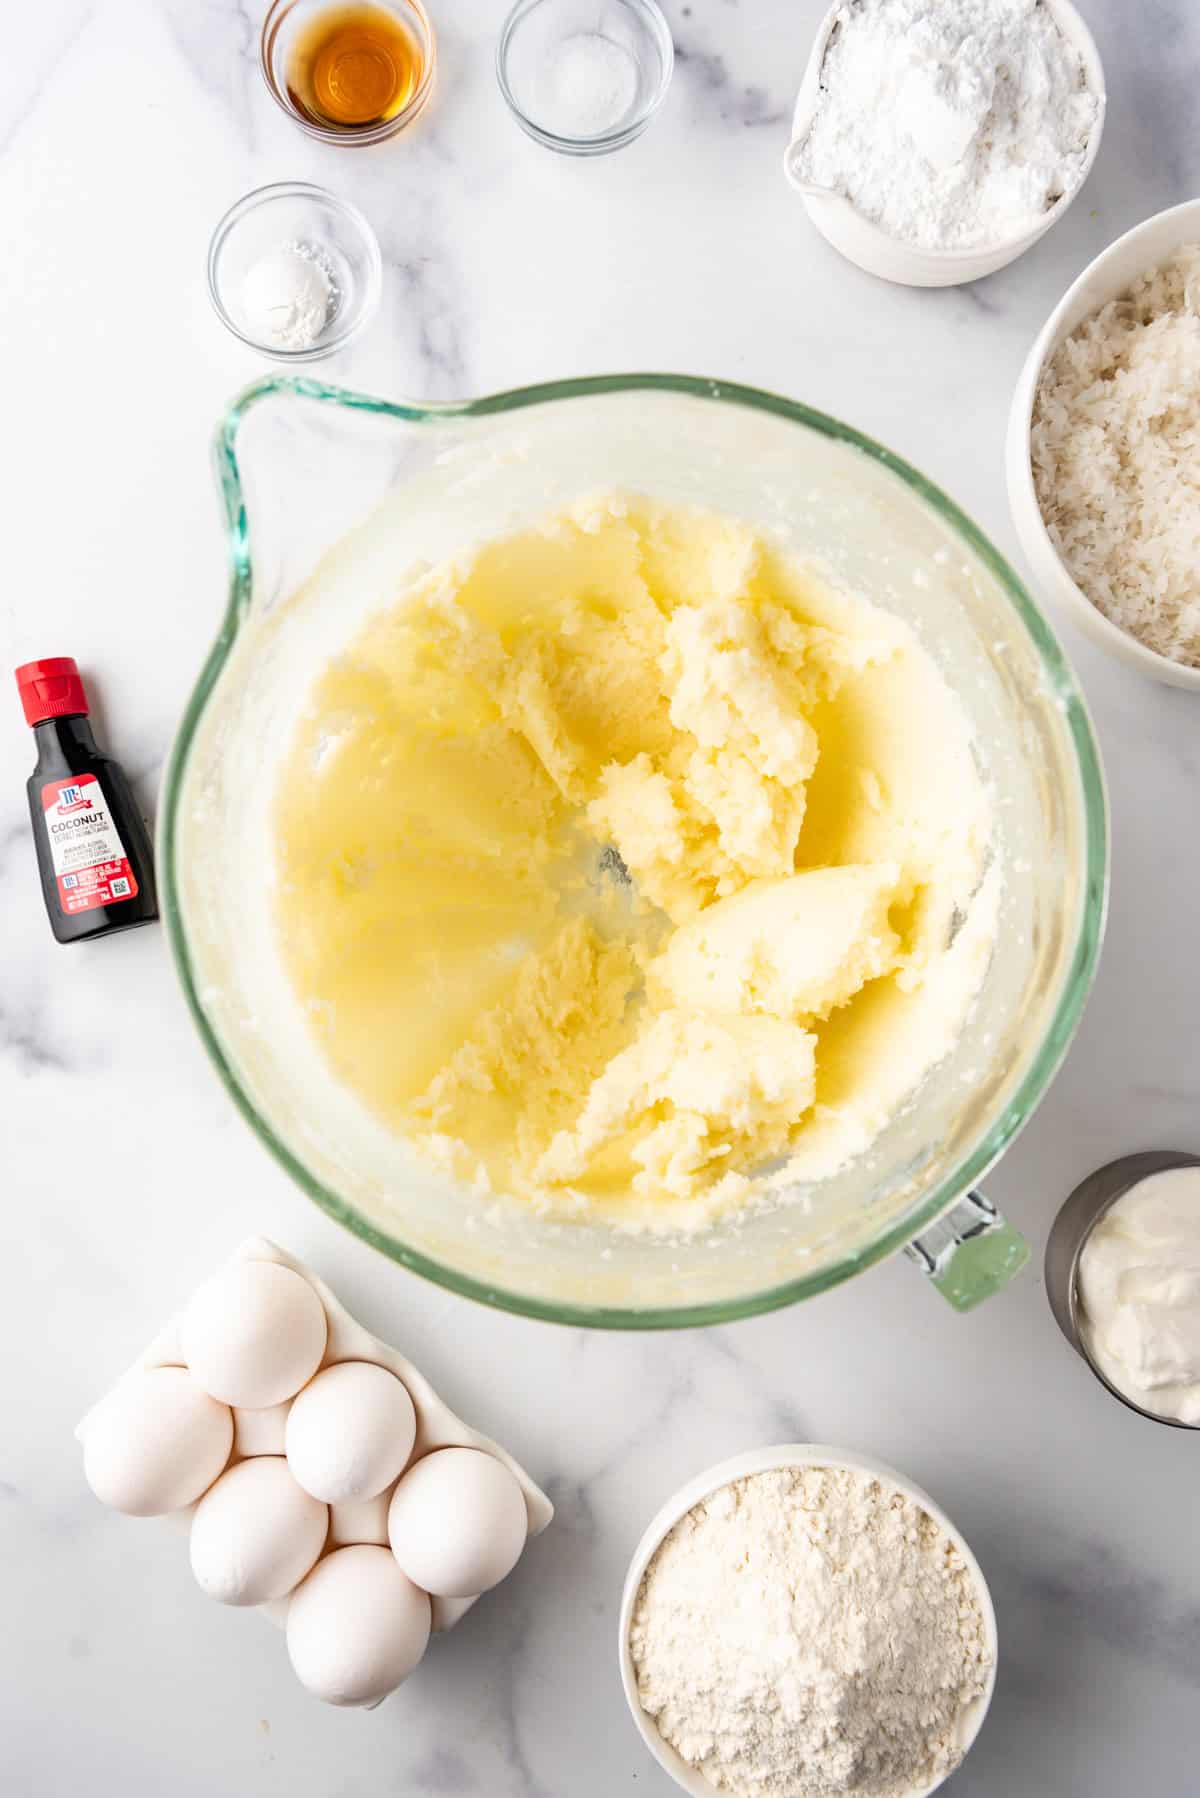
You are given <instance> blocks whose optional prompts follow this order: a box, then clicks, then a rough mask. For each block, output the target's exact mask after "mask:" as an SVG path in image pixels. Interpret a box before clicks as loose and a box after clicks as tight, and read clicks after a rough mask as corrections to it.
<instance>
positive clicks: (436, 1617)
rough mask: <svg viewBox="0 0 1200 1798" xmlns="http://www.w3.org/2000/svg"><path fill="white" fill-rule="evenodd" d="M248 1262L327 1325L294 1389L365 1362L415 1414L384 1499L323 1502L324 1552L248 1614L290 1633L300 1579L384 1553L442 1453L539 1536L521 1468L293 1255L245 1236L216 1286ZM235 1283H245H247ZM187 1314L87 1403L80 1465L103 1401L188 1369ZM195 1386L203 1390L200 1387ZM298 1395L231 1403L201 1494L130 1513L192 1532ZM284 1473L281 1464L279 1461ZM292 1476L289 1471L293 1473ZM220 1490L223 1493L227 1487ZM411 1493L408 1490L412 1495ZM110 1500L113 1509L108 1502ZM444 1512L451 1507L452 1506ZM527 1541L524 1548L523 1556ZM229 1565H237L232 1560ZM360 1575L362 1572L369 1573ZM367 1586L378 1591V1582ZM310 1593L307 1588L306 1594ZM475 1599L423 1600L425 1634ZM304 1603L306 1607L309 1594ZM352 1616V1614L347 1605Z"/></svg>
mask: <svg viewBox="0 0 1200 1798" xmlns="http://www.w3.org/2000/svg"><path fill="white" fill-rule="evenodd" d="M245 1262H273V1263H275V1264H276V1265H278V1266H280V1267H284V1268H287V1269H289V1270H290V1271H291V1272H292V1273H294V1274H298V1275H299V1276H300V1277H301V1278H302V1279H303V1280H305V1281H307V1283H308V1285H309V1286H310V1287H311V1288H312V1289H313V1291H314V1292H315V1293H316V1295H317V1297H318V1298H319V1299H320V1301H321V1306H322V1308H323V1310H324V1314H325V1320H326V1326H327V1334H326V1340H325V1346H324V1351H323V1353H322V1355H321V1358H320V1361H319V1362H318V1363H317V1364H316V1366H315V1368H314V1367H313V1366H312V1364H311V1360H310V1362H309V1370H308V1371H307V1372H306V1373H305V1374H304V1379H303V1384H302V1385H301V1387H300V1391H304V1390H306V1389H307V1388H308V1386H309V1384H310V1383H311V1382H312V1381H314V1380H316V1379H317V1377H318V1375H320V1374H321V1373H323V1372H324V1371H325V1370H326V1369H327V1368H330V1367H333V1366H336V1365H339V1364H342V1363H355V1362H365V1363H368V1364H370V1365H373V1366H375V1367H380V1368H383V1369H385V1370H386V1371H387V1372H388V1373H390V1374H393V1375H395V1377H396V1378H397V1379H398V1380H399V1381H400V1382H401V1384H402V1385H403V1386H404V1388H405V1389H406V1390H407V1392H408V1395H409V1397H410V1398H411V1400H412V1404H413V1411H414V1413H415V1434H414V1437H413V1443H412V1448H411V1451H410V1452H409V1454H408V1457H407V1459H406V1460H405V1461H404V1463H403V1466H402V1467H401V1470H400V1473H399V1474H398V1475H397V1477H396V1478H394V1479H392V1480H391V1482H390V1483H389V1484H388V1485H387V1486H386V1487H385V1489H384V1490H383V1491H382V1492H381V1493H379V1494H378V1495H377V1496H374V1497H372V1498H368V1499H364V1500H361V1501H358V1502H352V1503H337V1502H331V1503H329V1504H328V1507H327V1508H328V1531H327V1534H326V1536H325V1538H324V1543H323V1547H322V1548H321V1550H320V1553H319V1555H318V1557H317V1560H316V1561H315V1563H312V1564H311V1565H309V1566H306V1567H305V1571H304V1573H303V1574H302V1575H301V1577H300V1578H298V1579H297V1580H296V1582H295V1584H294V1585H292V1586H291V1589H290V1590H288V1591H286V1592H282V1593H277V1594H275V1595H274V1596H272V1597H271V1598H269V1599H266V1600H264V1601H263V1602H259V1603H254V1604H253V1605H252V1608H254V1609H257V1610H260V1611H262V1612H263V1613H264V1614H265V1615H266V1616H268V1617H269V1618H270V1619H271V1620H272V1621H273V1622H275V1623H277V1624H278V1625H279V1626H280V1627H282V1628H284V1629H286V1628H287V1627H288V1617H289V1613H290V1611H291V1605H292V1599H293V1597H294V1596H295V1594H296V1593H297V1592H298V1591H299V1590H300V1588H301V1587H302V1586H304V1584H305V1581H306V1580H307V1579H308V1578H309V1576H310V1574H311V1573H314V1572H315V1571H316V1569H317V1568H319V1567H321V1566H322V1565H323V1563H325V1562H327V1561H328V1560H329V1558H330V1557H331V1555H333V1554H334V1553H335V1552H336V1551H337V1550H339V1549H342V1548H346V1547H351V1546H354V1547H365V1546H369V1547H371V1548H374V1549H378V1548H385V1547H387V1546H388V1541H389V1538H388V1512H389V1507H390V1505H391V1501H392V1498H393V1495H394V1493H395V1491H396V1488H397V1486H398V1485H399V1484H400V1483H401V1482H402V1481H403V1480H404V1479H405V1477H406V1476H407V1475H408V1474H409V1473H410V1472H411V1471H412V1470H413V1468H414V1467H416V1465H417V1464H418V1463H419V1462H421V1461H423V1460H425V1458H426V1457H427V1456H429V1455H431V1454H433V1453H434V1452H435V1451H438V1450H441V1449H476V1450H479V1451H481V1452H482V1453H483V1454H486V1455H489V1456H491V1457H493V1458H494V1459H495V1460H496V1461H498V1462H500V1463H501V1465H502V1466H503V1467H505V1468H506V1469H507V1470H508V1472H509V1473H510V1474H511V1475H512V1476H513V1478H514V1479H515V1480H516V1482H517V1485H518V1486H519V1488H520V1492H521V1496H522V1497H523V1499H524V1504H525V1526H526V1527H525V1537H524V1542H527V1541H528V1540H529V1539H530V1538H531V1537H533V1536H537V1535H540V1533H541V1532H542V1531H543V1530H544V1529H545V1528H546V1526H547V1524H548V1523H549V1522H550V1520H551V1518H552V1517H553V1515H554V1507H553V1506H552V1504H551V1503H550V1500H549V1499H548V1498H547V1497H546V1495H545V1493H544V1492H543V1491H542V1490H541V1489H540V1488H539V1487H538V1486H537V1485H535V1484H534V1482H533V1480H531V1479H530V1477H529V1475H528V1474H527V1473H526V1472H525V1470H524V1468H523V1467H521V1466H520V1465H519V1463H518V1462H516V1461H515V1460H514V1459H513V1457H512V1456H511V1455H510V1454H508V1453H507V1451H506V1450H505V1449H503V1448H502V1447H501V1446H500V1445H499V1444H498V1443H496V1442H493V1441H491V1440H490V1438H488V1437H487V1436H483V1435H481V1434H480V1433H479V1432H478V1431H477V1430H473V1429H471V1428H470V1426H469V1425H468V1424H465V1423H464V1422H463V1421H462V1419H461V1418H459V1417H456V1416H455V1414H454V1413H453V1412H452V1411H451V1410H450V1409H449V1407H448V1406H447V1405H445V1404H443V1402H442V1400H441V1399H440V1398H439V1397H438V1395H437V1393H436V1392H435V1391H434V1390H433V1388H432V1386H431V1385H430V1384H429V1382H428V1380H427V1379H426V1378H425V1376H424V1375H423V1374H422V1373H421V1372H420V1371H419V1369H418V1368H416V1367H414V1366H413V1364H412V1363H411V1361H407V1360H406V1359H405V1358H404V1356H403V1355H400V1354H398V1353H397V1351H396V1350H395V1349H393V1348H391V1347H389V1345H388V1344H387V1343H384V1342H380V1341H379V1339H378V1338H377V1337H375V1336H372V1335H371V1334H370V1332H369V1331H367V1330H365V1329H364V1328H363V1327H362V1325H361V1324H360V1323H358V1322H357V1321H356V1320H355V1319H354V1318H353V1317H351V1316H350V1313H349V1312H348V1311H347V1310H346V1308H345V1307H344V1305H342V1304H341V1303H340V1301H339V1300H338V1299H337V1298H336V1297H335V1295H334V1294H333V1293H332V1292H331V1291H330V1289H329V1287H328V1286H327V1285H326V1284H325V1282H324V1281H323V1280H321V1279H319V1278H318V1277H317V1275H316V1274H314V1273H312V1272H311V1271H310V1269H308V1268H307V1267H305V1266H304V1264H303V1263H302V1262H300V1261H297V1260H296V1259H295V1258H294V1257H293V1256H291V1255H288V1254H287V1253H286V1252H285V1251H284V1250H283V1249H281V1248H279V1247H277V1246H276V1244H275V1243H273V1242H269V1241H268V1240H267V1239H266V1238H265V1237H262V1236H252V1237H250V1238H248V1239H247V1241H245V1242H243V1243H242V1244H241V1246H240V1247H239V1248H238V1249H237V1250H236V1251H235V1253H234V1255H233V1256H232V1257H231V1259H230V1262H229V1263H228V1264H227V1266H226V1268H225V1269H223V1270H221V1276H218V1278H220V1277H222V1276H227V1275H229V1274H230V1273H231V1271H232V1270H234V1269H236V1268H237V1266H238V1264H239V1263H245ZM242 1277H243V1278H244V1277H245V1276H242ZM201 1290H202V1291H203V1290H204V1289H203V1288H202V1289H201ZM187 1309H188V1308H187V1307H185V1308H184V1310H183V1311H181V1312H179V1313H178V1314H177V1315H176V1316H175V1317H173V1318H172V1319H171V1321H170V1322H169V1323H168V1324H167V1325H166V1327H165V1328H164V1329H163V1330H162V1331H161V1332H160V1333H159V1335H158V1336H156V1337H155V1338H154V1340H153V1341H152V1342H151V1343H150V1345H149V1347H148V1348H147V1349H146V1350H145V1352H144V1353H143V1354H142V1355H141V1356H140V1357H139V1359H138V1360H137V1361H136V1362H135V1363H134V1365H133V1366H132V1367H131V1368H130V1369H129V1370H128V1371H127V1372H126V1373H125V1374H124V1375H123V1376H122V1377H121V1379H120V1380H119V1381H118V1382H117V1384H116V1386H114V1387H113V1388H112V1389H111V1391H110V1392H109V1393H106V1394H105V1396H104V1397H103V1398H102V1399H100V1400H99V1401H98V1403H97V1404H95V1405H93V1406H92V1408H91V1410H90V1411H89V1412H88V1413H87V1415H86V1416H85V1417H84V1418H83V1420H82V1421H81V1422H80V1424H79V1426H78V1428H77V1429H76V1431H75V1434H76V1437H77V1439H78V1440H79V1441H80V1442H82V1443H84V1445H85V1465H86V1457H87V1452H88V1451H87V1438H88V1435H89V1431H91V1430H93V1428H94V1427H96V1424H97V1419H98V1418H100V1416H101V1414H102V1412H103V1411H104V1408H105V1406H107V1405H109V1404H110V1401H114V1400H116V1401H118V1404H119V1402H120V1399H121V1397H122V1395H124V1397H125V1398H126V1399H130V1398H131V1397H132V1396H133V1394H134V1388H132V1387H131V1386H130V1382H135V1383H136V1382H137V1381H138V1380H140V1379H141V1378H142V1376H144V1375H145V1374H146V1373H148V1372H152V1371H155V1370H158V1369H164V1368H181V1369H188V1361H187V1358H186V1356H185V1354H184V1349H183V1336H184V1334H185V1333H186V1329H187V1326H186V1324H185V1323H184V1319H185V1317H186V1316H187ZM310 1309H311V1307H310ZM195 1354H196V1351H195V1349H194V1348H193V1358H194V1359H195ZM190 1371H191V1375H192V1379H193V1380H195V1379H196V1374H195V1370H194V1369H192V1370H190ZM198 1383H199V1384H200V1385H201V1386H203V1381H202V1380H201V1381H199V1382H198ZM298 1396H299V1392H294V1393H293V1394H292V1395H291V1396H290V1397H288V1398H287V1399H285V1400H283V1401H282V1402H278V1403H275V1404H271V1405H267V1406H264V1407H262V1408H261V1409H248V1408H245V1407H238V1406H236V1405H234V1404H230V1405H229V1410H230V1412H231V1413H232V1421H233V1431H232V1444H231V1447H230V1449H229V1450H228V1452H227V1453H226V1457H225V1460H224V1462H223V1463H221V1464H220V1468H219V1472H218V1473H217V1474H216V1475H215V1476H212V1477H211V1480H209V1479H206V1483H205V1488H204V1490H203V1492H202V1493H200V1494H199V1495H198V1496H197V1497H196V1498H194V1499H193V1500H192V1501H191V1502H190V1503H187V1504H184V1505H182V1506H178V1507H177V1508H175V1509H173V1510H170V1511H165V1510H164V1507H163V1506H161V1505H159V1504H155V1503H154V1501H153V1499H151V1500H150V1501H149V1505H150V1507H151V1508H148V1509H142V1508H141V1506H140V1505H139V1507H138V1511H137V1514H145V1515H152V1514H155V1515H164V1514H165V1515H169V1516H170V1517H171V1518H172V1519H173V1520H175V1521H176V1522H177V1523H180V1524H182V1525H183V1526H184V1527H186V1528H187V1529H188V1530H189V1533H190V1532H191V1529H192V1524H193V1520H194V1518H195V1515H196V1513H197V1512H198V1511H199V1510H200V1508H201V1505H202V1504H203V1502H204V1501H205V1500H207V1499H208V1498H209V1496H210V1494H212V1493H213V1492H214V1491H215V1490H216V1488H217V1486H218V1484H220V1482H221V1481H222V1480H224V1478H225V1476H226V1475H227V1474H229V1473H230V1472H231V1470H232V1469H233V1468H235V1467H237V1466H238V1465H239V1464H240V1463H241V1462H243V1461H246V1460H252V1459H256V1458H259V1457H267V1456H273V1457H277V1458H279V1457H284V1456H285V1440H284V1438H285V1431H286V1426H287V1417H288V1414H289V1412H290V1410H291V1407H292V1404H293V1403H294V1401H295V1398H296V1397H298ZM205 1402H206V1403H211V1404H212V1405H213V1406H214V1407H215V1408H216V1410H218V1411H219V1410H221V1409H223V1408H224V1404H225V1401H224V1400H221V1399H219V1398H218V1397H215V1396H214V1397H213V1398H211V1399H207V1398H206V1400H205ZM111 1415H112V1414H111V1413H110V1416H111ZM222 1427H224V1428H226V1429H227V1428H228V1426H227V1425H223V1426H222ZM109 1428H110V1432H111V1426H109ZM94 1446H95V1445H94ZM397 1452H398V1453H403V1450H402V1449H400V1450H398V1451H397ZM216 1453H217V1454H218V1455H219V1453H220V1447H219V1445H218V1447H217V1449H216ZM393 1464H394V1461H393ZM285 1465H287V1463H286V1461H285ZM459 1465H460V1466H461V1465H463V1463H461V1462H460V1463H459ZM466 1465H468V1466H469V1465H470V1463H466ZM289 1471H291V1469H290V1468H289ZM244 1477H245V1476H243V1480H244ZM226 1490H228V1488H227V1489H226ZM409 1490H411V1488H410V1489H409ZM508 1491H509V1492H510V1493H511V1485H509V1487H508ZM101 1496H102V1497H104V1496H105V1494H104V1493H101ZM109 1502H114V1501H113V1500H112V1499H110V1500H109ZM309 1502H310V1503H316V1502H317V1501H315V1500H309ZM119 1508H122V1509H131V1510H132V1509H133V1508H134V1507H133V1505H119ZM450 1508H451V1509H452V1507H450ZM209 1511H210V1514H211V1511H212V1507H209ZM442 1514H445V1512H444V1511H443V1512H442ZM519 1515H520V1513H519V1508H518V1509H517V1512H516V1516H515V1517H511V1518H510V1522H511V1523H512V1525H513V1527H514V1528H515V1530H516V1532H517V1536H518V1537H519V1529H520V1526H519V1521H518V1520H519ZM447 1525H448V1528H449V1529H451V1530H452V1529H453V1525H454V1519H453V1517H450V1516H447ZM524 1542H522V1543H521V1549H522V1550H523V1547H524ZM193 1547H195V1543H193ZM434 1547H435V1548H436V1547H437V1544H435V1545H434ZM398 1552H399V1551H398V1550H397V1551H396V1553H397V1554H398ZM520 1552H521V1550H518V1554H519V1553H520ZM234 1558H235V1559H236V1558H237V1557H234ZM505 1558H507V1557H505ZM389 1560H390V1557H389ZM391 1564H392V1565H398V1564H399V1563H398V1561H395V1562H391ZM385 1570H386V1569H385V1564H384V1563H377V1564H376V1566H375V1572H376V1574H378V1573H379V1572H380V1571H385ZM365 1571H369V1569H367V1570H365ZM198 1577H199V1575H198ZM285 1577H286V1576H285ZM470 1577H471V1578H472V1579H474V1577H476V1576H474V1575H472V1576H470ZM405 1578H406V1581H407V1575H405ZM326 1583H328V1581H326ZM411 1583H412V1585H413V1586H414V1587H416V1590H418V1591H421V1590H422V1589H421V1588H420V1587H419V1586H417V1585H416V1582H415V1581H413V1582H411ZM359 1584H360V1586H362V1585H363V1582H362V1581H361V1580H360V1582H359ZM374 1584H375V1586H377V1584H378V1581H377V1579H376V1581H375V1582H374ZM371 1585H372V1581H371V1580H367V1582H366V1586H364V1587H363V1589H364V1590H366V1587H369V1586H371ZM311 1590H312V1589H311V1588H310V1591H311ZM222 1595H223V1594H222ZM223 1596H224V1595H223ZM478 1596H479V1594H478V1593H476V1594H474V1595H472V1596H450V1595H447V1594H446V1593H441V1594H438V1593H434V1592H429V1593H428V1598H429V1630H430V1631H432V1632H434V1633H436V1632H438V1631H443V1630H448V1629H451V1628H452V1627H453V1626H454V1624H456V1623H457V1622H458V1621H459V1619H460V1618H461V1617H462V1616H464V1614H465V1613H466V1612H467V1611H468V1610H470V1608H471V1606H472V1605H473V1604H474V1603H475V1602H476V1599H477V1597H478ZM226 1602H232V1603H239V1604H240V1603H246V1602H247V1601H246V1600H245V1599H244V1598H243V1597H242V1596H236V1597H227V1598H226ZM306 1602H308V1597H307V1595H306ZM347 1608H348V1607H347V1604H342V1605H341V1606H340V1607H339V1609H338V1613H337V1615H338V1620H339V1621H340V1619H341V1617H342V1616H344V1615H345V1614H346V1613H347ZM372 1608H374V1607H372ZM350 1609H351V1610H352V1606H351V1607H350ZM328 1633H329V1630H328V1619H327V1618H324V1619H323V1620H322V1631H321V1634H322V1635H323V1636H325V1635H328ZM351 1646H352V1645H351ZM423 1649H424V1641H423V1640H421V1642H420V1644H419V1646H418V1647H417V1648H416V1653H415V1659H414V1660H413V1664H414V1665H415V1661H416V1660H419V1659H420V1656H421V1653H422V1652H423ZM289 1652H292V1655H293V1662H294V1663H295V1662H296V1652H295V1651H294V1649H293V1644H292V1641H291V1637H290V1636H289ZM381 1652H382V1651H381ZM409 1670H411V1668H406V1671H409ZM297 1671H298V1672H299V1671H300V1668H299V1666H298V1667H297ZM340 1672H341V1670H340V1669H337V1670H335V1673H334V1675H333V1676H332V1677H333V1678H334V1683H335V1684H336V1683H337V1679H338V1678H339V1677H340ZM403 1676H404V1675H403V1674H402V1675H401V1677H403ZM302 1677H303V1675H302ZM323 1680H324V1672H322V1673H321V1674H320V1675H319V1676H318V1679H317V1684H316V1685H313V1684H311V1683H310V1690H314V1691H316V1695H317V1696H321V1697H328V1698H330V1701H331V1702H334V1703H346V1704H360V1705H364V1706H371V1705H374V1704H376V1703H378V1702H379V1701H380V1699H381V1697H383V1696H386V1691H379V1690H373V1691H371V1692H370V1693H369V1694H367V1695H360V1696H351V1697H345V1696H332V1695H331V1693H330V1692H329V1691H326V1690H321V1689H319V1687H320V1685H321V1684H322V1682H323ZM306 1683H309V1682H306ZM376 1683H378V1682H376ZM398 1683H399V1681H398V1680H394V1681H392V1682H390V1683H389V1684H388V1689H389V1690H390V1689H394V1685H395V1684H398Z"/></svg>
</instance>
